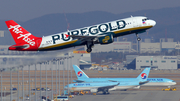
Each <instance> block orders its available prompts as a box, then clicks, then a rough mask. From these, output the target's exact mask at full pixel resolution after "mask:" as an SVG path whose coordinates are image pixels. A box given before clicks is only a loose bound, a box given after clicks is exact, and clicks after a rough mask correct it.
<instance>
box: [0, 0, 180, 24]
mask: <svg viewBox="0 0 180 101" xmlns="http://www.w3.org/2000/svg"><path fill="white" fill-rule="evenodd" d="M179 6H180V0H1V1H0V19H1V20H10V19H13V20H19V21H26V20H29V19H33V18H36V17H40V16H43V15H46V14H51V13H63V12H65V13H83V12H88V11H107V12H111V13H115V14H119V13H124V12H133V11H138V10H147V9H160V8H166V7H179Z"/></svg>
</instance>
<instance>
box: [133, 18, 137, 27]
mask: <svg viewBox="0 0 180 101" xmlns="http://www.w3.org/2000/svg"><path fill="white" fill-rule="evenodd" d="M132 22H133V27H138V24H137V21H136V18H132Z"/></svg>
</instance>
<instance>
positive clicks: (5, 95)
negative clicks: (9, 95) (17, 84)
mask: <svg viewBox="0 0 180 101" xmlns="http://www.w3.org/2000/svg"><path fill="white" fill-rule="evenodd" d="M5 98H6V87H4V101H6V99H5Z"/></svg>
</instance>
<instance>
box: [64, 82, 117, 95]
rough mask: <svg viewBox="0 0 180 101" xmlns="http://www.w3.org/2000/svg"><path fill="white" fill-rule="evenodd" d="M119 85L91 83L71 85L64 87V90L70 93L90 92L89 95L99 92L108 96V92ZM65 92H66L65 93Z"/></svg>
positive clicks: (115, 83) (113, 83)
mask: <svg viewBox="0 0 180 101" xmlns="http://www.w3.org/2000/svg"><path fill="white" fill-rule="evenodd" d="M117 85H119V82H103V83H101V82H98V83H97V82H93V83H90V82H89V83H72V84H69V85H66V86H65V90H70V91H81V90H83V91H90V92H91V93H98V92H100V91H102V92H103V94H109V91H111V89H113V88H114V87H115V86H117ZM66 92H67V91H66Z"/></svg>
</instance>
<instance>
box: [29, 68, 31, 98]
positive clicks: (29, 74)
mask: <svg viewBox="0 0 180 101" xmlns="http://www.w3.org/2000/svg"><path fill="white" fill-rule="evenodd" d="M28 69H29V99H30V100H31V80H30V65H28Z"/></svg>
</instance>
